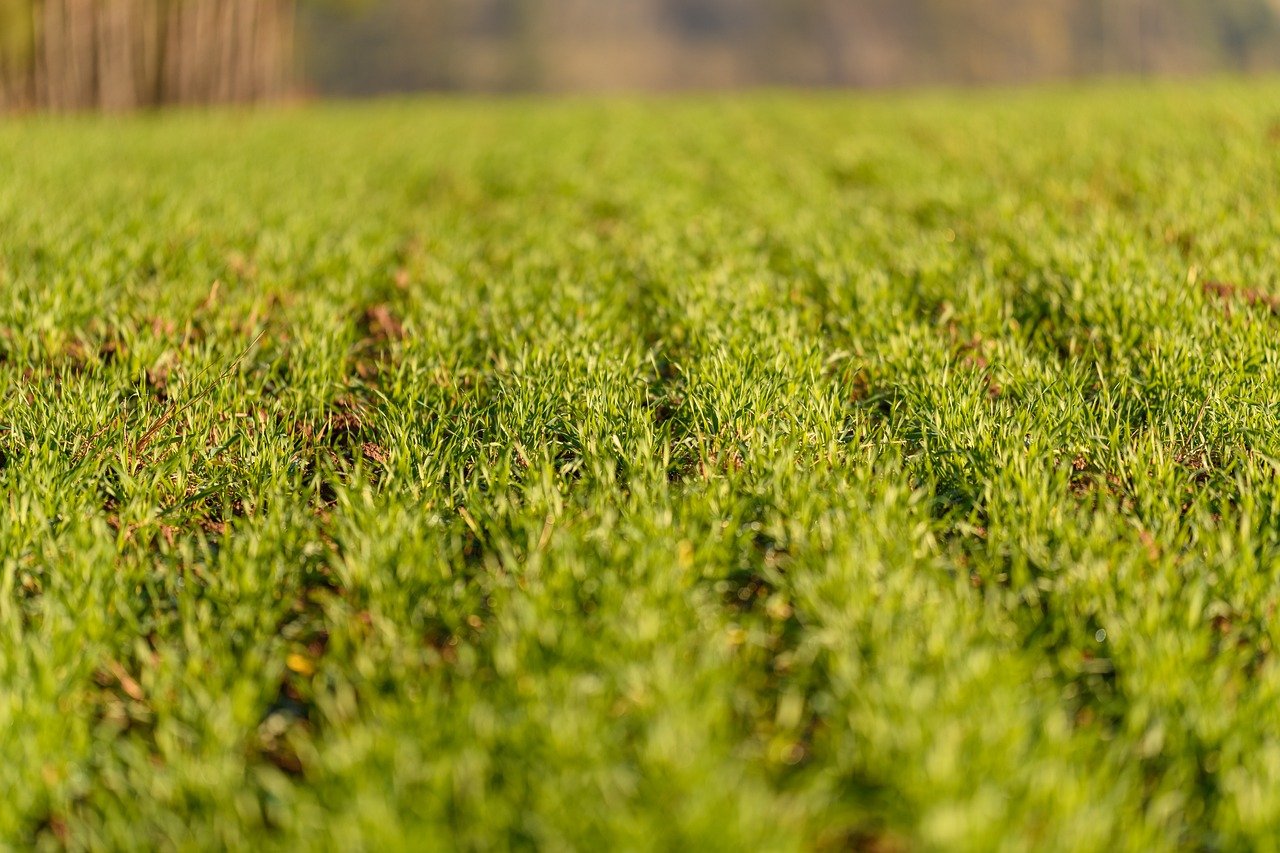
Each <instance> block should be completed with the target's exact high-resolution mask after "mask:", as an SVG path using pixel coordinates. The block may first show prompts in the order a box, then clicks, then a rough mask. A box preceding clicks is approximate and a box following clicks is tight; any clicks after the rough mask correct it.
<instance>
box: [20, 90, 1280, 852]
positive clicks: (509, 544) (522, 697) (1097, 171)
mask: <svg viewBox="0 0 1280 853" xmlns="http://www.w3.org/2000/svg"><path fill="white" fill-rule="evenodd" d="M1277 95H1280V91H1277V89H1276V86H1275V85H1274V84H1259V85H1254V86H1252V87H1248V88H1247V87H1245V86H1244V85H1241V84H1220V85H1213V86H1202V87H1199V88H1187V87H1165V88H1151V89H1140V88H1136V87H1130V88H1110V89H1105V88H1104V89H1095V90H1081V91H1067V90H1062V91H1057V92H1025V93H1006V94H984V95H943V94H938V95H916V96H892V97H888V96H877V97H874V98H870V97H869V98H857V97H838V96H830V97H812V96H800V95H775V96H757V97H750V98H735V99H730V100H724V101H720V100H711V99H703V100H667V101H635V102H628V101H581V102H568V101H566V102H540V101H511V102H487V103H480V102H404V103H386V104H380V105H375V106H368V107H316V108H311V109H308V110H305V111H296V112H284V113H262V114H219V115H212V116H201V115H178V116H164V117H144V118H139V119H131V120H127V121H113V122H100V121H97V120H88V119H73V120H65V121H47V120H41V121H36V120H31V121H25V122H18V123H12V124H8V125H5V126H3V127H0V174H3V175H4V177H3V179H2V180H0V293H3V294H4V299H3V300H0V479H2V480H3V484H4V494H5V497H4V499H3V503H2V504H0V560H2V563H0V569H2V570H0V744H2V751H0V756H2V757H3V759H4V760H3V762H0V837H2V838H3V839H5V840H7V841H8V842H10V843H12V844H15V845H28V844H31V843H39V844H43V845H48V846H70V847H75V848H84V847H125V848H132V847H138V846H142V847H168V846H177V847H221V846H236V847H245V848H254V849H256V848H258V847H261V846H262V845H264V844H265V845H275V846H280V847H288V848H290V849H296V848H297V847H298V845H307V846H330V847H333V848H340V849H344V850H345V849H356V848H359V847H361V846H363V847H366V848H368V849H383V848H386V847H388V846H390V847H392V848H404V847H418V846H431V847H436V846H443V847H459V848H468V849H471V848H489V849H494V848H497V849H501V848H506V847H512V846H515V847H545V848H553V849H556V848H566V849H567V848H573V849H613V848H628V849H634V848H639V849H705V848H712V849H761V848H767V849H811V848H814V847H818V848H832V849H847V848H850V847H852V848H854V849H876V850H894V849H915V848H925V849H928V848H953V849H992V848H1008V849H1054V848H1060V849H1072V850H1087V849H1096V850H1114V849H1118V848H1119V849H1134V850H1149V849H1158V848H1170V847H1190V848H1219V849H1235V848H1242V847H1255V846H1259V845H1265V844H1267V843H1272V841H1273V839H1274V837H1275V829H1276V827H1277V825H1278V824H1280V667H1278V666H1277V663H1276V660H1275V659H1274V658H1273V657H1272V652H1273V643H1274V638H1275V636H1276V630H1277V629H1276V626H1275V621H1274V616H1275V611H1276V607H1277V603H1278V602H1280V588H1278V587H1277V578H1278V577H1280V486H1278V484H1277V479H1276V470H1277V466H1280V410H1278V409H1277V404H1278V403H1280V396H1278V391H1277V389H1280V345H1278V344H1277V342H1278V341H1280V320H1278V319H1277V318H1276V317H1275V316H1274V314H1275V308H1274V306H1275V304H1276V302H1275V297H1276V296H1277V295H1280V281H1278V277H1280V274H1278V272H1277V270H1280V264H1278V262H1280V248H1277V247H1278V246H1280V242H1277V236H1278V235H1277V230H1278V227H1277V226H1278V225H1280V212H1278V211H1280V209H1278V208H1277V207H1276V204H1275V200H1276V198H1277V197H1280V196H1278V194H1277V191H1278V190H1280V168H1278V167H1280V145H1277V141H1276V140H1277V130H1276V126H1277V125H1276V122H1277V120H1278V119H1280V108H1277V107H1276V104H1277V103H1280V101H1277Z"/></svg>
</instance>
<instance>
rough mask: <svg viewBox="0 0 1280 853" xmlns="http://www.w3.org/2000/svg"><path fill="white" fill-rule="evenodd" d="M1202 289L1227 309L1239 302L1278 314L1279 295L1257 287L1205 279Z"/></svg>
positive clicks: (1279, 311) (1279, 310)
mask: <svg viewBox="0 0 1280 853" xmlns="http://www.w3.org/2000/svg"><path fill="white" fill-rule="evenodd" d="M1202 289H1203V291H1204V294H1205V295H1206V296H1209V297H1212V298H1215V299H1217V300H1219V301H1220V302H1222V303H1223V304H1224V305H1226V307H1227V309H1228V310H1230V308H1231V306H1232V305H1233V304H1236V303H1241V304H1244V305H1247V306H1249V307H1251V308H1266V309H1267V310H1268V311H1270V312H1271V313H1272V314H1280V296H1275V295H1274V294H1270V293H1266V292H1265V291H1262V290H1259V289H1257V288H1252V287H1242V286H1241V285H1238V284H1231V283H1229V282H1224V281H1206V282H1205V283H1204V284H1203V285H1202Z"/></svg>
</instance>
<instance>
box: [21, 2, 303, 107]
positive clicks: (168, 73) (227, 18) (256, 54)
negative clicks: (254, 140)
mask: <svg viewBox="0 0 1280 853" xmlns="http://www.w3.org/2000/svg"><path fill="white" fill-rule="evenodd" d="M295 21H296V11H295V7H294V0H0V109H7V110H28V109H39V110H51V111H69V110H88V109H100V110H104V111H124V110H131V109H136V108H139V107H148V106H156V105H161V104H215V103H236V102H248V101H255V100H261V99H266V98H272V97H278V96H280V95H283V94H285V93H286V92H288V91H289V90H290V89H291V88H292V86H293V78H294V65H295V63H294V56H293V52H294V42H295V29H296V27H295Z"/></svg>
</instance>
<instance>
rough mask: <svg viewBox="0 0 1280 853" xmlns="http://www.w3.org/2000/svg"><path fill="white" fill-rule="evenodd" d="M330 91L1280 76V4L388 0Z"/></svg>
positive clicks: (330, 81)
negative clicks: (1277, 71)
mask: <svg viewBox="0 0 1280 853" xmlns="http://www.w3.org/2000/svg"><path fill="white" fill-rule="evenodd" d="M310 20H311V24H312V26H311V28H310V29H311V35H312V37H313V39H312V44H311V46H310V47H309V56H310V57H311V68H310V70H311V72H312V74H313V77H314V78H315V79H316V80H317V81H318V82H319V83H320V85H321V86H322V88H325V89H332V90H340V91H346V92H351V93H358V92H367V91H380V90H388V89H415V88H423V87H428V88H439V89H463V90H465V89H476V88H480V89H535V90H536V89H581V88H587V89H590V88H615V87H623V88H627V87H639V88H681V87H695V88H697V87H706V86H711V87H715V86H719V85H730V86H739V85H773V84H784V85H786V84H793V85H804V86H812V85H819V86H821V85H830V86H895V85H904V84H915V83H930V82H946V83H950V82H956V83H984V82H1006V81H1021V80H1035V79H1045V78H1061V77H1074V76H1081V75H1117V74H1118V75H1141V74H1170V73H1173V74H1186V73H1200V72H1206V71H1218V70H1243V71H1253V70H1262V69H1274V68H1280V0H627V1H626V2H622V0H381V2H379V3H376V4H373V5H371V6H370V7H369V8H368V9H367V10H366V11H365V12H364V13H362V14H361V15H359V16H356V17H355V18H354V19H353V18H352V17H350V16H344V17H338V16H334V15H332V14H329V13H326V12H324V11H323V10H321V11H317V12H312V13H311V15H310Z"/></svg>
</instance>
